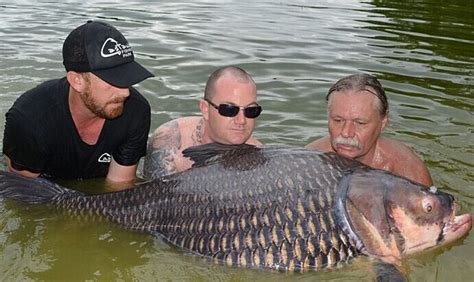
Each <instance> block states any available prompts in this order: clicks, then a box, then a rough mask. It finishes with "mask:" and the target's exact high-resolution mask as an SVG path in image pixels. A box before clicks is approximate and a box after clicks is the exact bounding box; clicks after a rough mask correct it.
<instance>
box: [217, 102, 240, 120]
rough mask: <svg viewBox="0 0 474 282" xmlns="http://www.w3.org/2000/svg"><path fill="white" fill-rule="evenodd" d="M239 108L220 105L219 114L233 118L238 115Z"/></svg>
mask: <svg viewBox="0 0 474 282" xmlns="http://www.w3.org/2000/svg"><path fill="white" fill-rule="evenodd" d="M239 110H240V108H239V107H237V106H235V105H231V104H220V105H219V108H218V111H219V114H220V115H222V116H225V117H235V116H236V115H237V114H238V113H239Z"/></svg>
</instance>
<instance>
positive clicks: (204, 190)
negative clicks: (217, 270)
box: [0, 144, 472, 280]
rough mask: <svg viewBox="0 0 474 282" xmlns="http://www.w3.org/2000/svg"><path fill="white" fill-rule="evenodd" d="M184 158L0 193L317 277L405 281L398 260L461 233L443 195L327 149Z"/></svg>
mask: <svg viewBox="0 0 474 282" xmlns="http://www.w3.org/2000/svg"><path fill="white" fill-rule="evenodd" d="M184 154H185V156H187V157H190V158H191V159H192V160H193V161H194V166H193V168H192V169H190V170H187V171H184V172H181V173H177V174H173V175H169V176H166V177H162V178H159V179H155V180H151V181H148V182H143V183H140V184H137V185H136V186H134V187H133V188H130V189H127V190H123V191H117V192H110V193H101V194H86V193H83V192H80V191H75V190H71V189H68V188H64V187H61V186H59V185H57V184H53V183H52V182H50V181H48V180H46V179H42V178H37V179H27V178H23V177H21V176H17V175H14V174H10V173H8V172H1V173H0V197H3V198H8V199H14V200H18V201H23V202H27V203H30V204H41V203H42V204H47V205H49V206H50V207H51V208H54V209H59V210H64V211H66V212H67V213H69V214H72V215H77V216H80V217H83V218H94V217H99V218H102V219H107V220H109V221H111V222H113V223H116V224H118V225H119V226H122V227H124V228H127V229H129V230H134V231H140V232H147V233H151V234H153V235H157V236H160V237H162V238H164V239H165V240H166V241H168V242H169V243H170V244H172V245H174V246H176V247H178V248H182V249H184V250H186V251H189V252H192V253H194V254H198V255H200V256H203V257H206V258H210V259H211V260H214V261H217V262H221V263H223V264H227V265H232V266H242V267H251V268H269V269H276V270H281V271H306V270H309V269H314V270H319V269H323V268H328V267H334V266H336V265H339V264H342V263H344V262H347V261H348V260H350V259H352V258H354V257H357V256H360V255H366V256H370V257H372V258H374V260H373V261H374V270H375V273H376V277H377V278H378V279H380V280H385V279H387V280H403V279H405V277H406V273H404V270H403V269H404V267H403V266H402V259H403V258H404V257H405V256H407V255H411V254H414V253H418V252H420V251H423V250H426V249H430V248H433V247H436V246H440V245H445V244H447V243H450V242H454V241H456V240H458V239H460V238H462V237H463V236H465V235H466V234H467V233H468V232H469V230H470V229H471V227H472V217H471V215H470V214H464V215H459V216H456V204H455V201H454V198H453V196H451V195H450V194H447V193H444V192H441V191H439V190H437V189H436V188H434V187H431V188H428V187H425V186H422V185H420V184H417V183H414V182H412V181H410V180H407V179H405V178H402V177H399V176H396V175H393V174H390V173H388V172H386V171H381V170H376V169H372V168H369V167H367V166H364V165H362V164H361V163H359V162H357V161H354V160H349V159H346V158H343V157H341V156H338V155H336V154H334V153H321V152H318V151H314V150H308V149H303V148H292V147H264V148H257V147H253V146H249V145H239V146H224V145H218V144H208V145H203V146H198V147H193V148H190V149H187V150H185V152H184Z"/></svg>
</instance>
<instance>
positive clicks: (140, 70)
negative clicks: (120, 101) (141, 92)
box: [63, 21, 154, 88]
mask: <svg viewBox="0 0 474 282" xmlns="http://www.w3.org/2000/svg"><path fill="white" fill-rule="evenodd" d="M63 64H64V66H65V67H66V70H67V71H76V72H92V73H93V74H95V75H97V76H98V77H100V78H101V79H102V80H104V81H106V82H107V83H109V84H112V85H114V86H117V87H123V88H125V87H129V86H132V85H134V84H136V83H139V82H140V81H143V80H145V79H147V78H149V77H152V76H154V75H153V74H152V73H150V72H149V71H148V70H146V69H145V68H144V67H143V66H141V65H140V64H139V63H137V62H135V57H134V56H133V51H132V47H130V45H129V44H128V41H127V40H126V39H125V37H124V36H123V35H122V34H121V33H120V32H119V31H118V30H117V29H116V28H115V27H113V26H111V25H110V24H107V23H104V22H100V21H87V23H85V24H83V25H81V26H79V27H78V28H76V29H74V30H73V31H71V33H70V34H69V35H68V37H67V38H66V40H65V41H64V44H63Z"/></svg>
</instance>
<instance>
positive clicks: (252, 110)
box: [244, 106, 262, 118]
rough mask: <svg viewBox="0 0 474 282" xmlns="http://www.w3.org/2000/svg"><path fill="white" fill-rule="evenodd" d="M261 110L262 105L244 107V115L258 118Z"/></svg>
mask: <svg viewBox="0 0 474 282" xmlns="http://www.w3.org/2000/svg"><path fill="white" fill-rule="evenodd" d="M261 112H262V107H260V106H252V107H247V108H245V109H244V115H245V117H247V118H256V117H258V116H259V115H260V113H261Z"/></svg>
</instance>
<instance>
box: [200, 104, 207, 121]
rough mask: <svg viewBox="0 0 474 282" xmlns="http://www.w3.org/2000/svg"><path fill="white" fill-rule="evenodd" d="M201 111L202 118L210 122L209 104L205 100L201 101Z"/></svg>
mask: <svg viewBox="0 0 474 282" xmlns="http://www.w3.org/2000/svg"><path fill="white" fill-rule="evenodd" d="M199 109H201V113H202V118H203V119H204V120H209V104H208V103H207V102H206V101H205V100H201V101H199Z"/></svg>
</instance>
